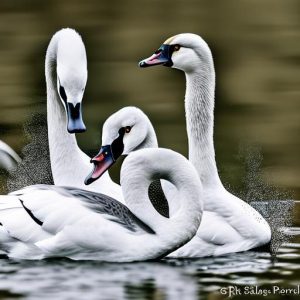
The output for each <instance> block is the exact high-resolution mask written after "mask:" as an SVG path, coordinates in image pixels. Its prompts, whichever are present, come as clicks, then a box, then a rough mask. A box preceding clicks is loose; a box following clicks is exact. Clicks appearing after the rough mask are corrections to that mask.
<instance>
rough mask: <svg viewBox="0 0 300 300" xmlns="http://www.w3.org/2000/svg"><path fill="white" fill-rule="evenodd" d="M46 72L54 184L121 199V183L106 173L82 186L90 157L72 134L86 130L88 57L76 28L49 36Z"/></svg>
mask: <svg viewBox="0 0 300 300" xmlns="http://www.w3.org/2000/svg"><path fill="white" fill-rule="evenodd" d="M45 74H46V84H47V122H48V137H49V151H50V160H51V170H52V175H53V179H54V184H55V185H58V186H73V187H77V188H87V189H89V190H91V191H95V192H101V193H103V194H106V195H109V196H111V197H114V198H116V199H118V200H120V201H122V193H121V188H120V186H119V185H117V184H115V183H114V182H113V181H112V180H111V179H110V177H109V175H108V174H104V176H103V177H102V178H101V180H100V181H99V182H97V183H95V184H91V185H90V186H89V187H86V186H84V178H85V177H86V174H87V173H88V172H89V170H90V166H89V161H90V158H89V157H88V156H87V155H86V154H85V153H84V152H83V151H81V150H80V148H79V147H78V145H77V141H76V137H75V134H74V133H76V132H82V131H85V125H84V124H83V121H82V114H81V105H82V103H81V102H82V97H83V93H84V89H85V85H86V81H87V59H86V52H85V47H84V44H83V42H82V39H81V37H80V35H79V34H78V33H77V32H76V31H75V30H72V29H68V28H67V29H62V30H60V31H58V32H57V33H56V34H55V35H54V36H53V37H52V39H51V41H50V43H49V46H48V49H47V53H46V61H45Z"/></svg>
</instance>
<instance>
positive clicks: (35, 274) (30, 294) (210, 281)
mask: <svg viewBox="0 0 300 300" xmlns="http://www.w3.org/2000/svg"><path fill="white" fill-rule="evenodd" d="M299 262H300V244H299V243H298V244H297V243H291V244H288V245H286V246H285V247H283V248H281V249H280V251H279V253H278V256H277V258H276V259H272V257H271V255H270V254H269V253H266V252H245V253H236V254H232V255H228V256H222V257H216V258H203V259H181V260H178V259H166V260H163V261H160V262H145V263H132V264H109V263H100V262H75V261H70V260H65V259H55V260H47V261H33V262H31V261H19V262H18V261H12V260H7V259H4V258H3V259H1V260H0V299H1V296H2V295H3V296H4V295H6V297H8V296H9V297H8V298H9V299H13V298H16V297H21V298H26V299H41V298H43V299H81V298H85V299H97V300H99V299H100V300H101V299H105V300H107V299H139V300H140V299H164V300H177V299H178V300H183V299H191V300H193V299H206V298H207V297H208V296H209V295H211V294H213V295H211V296H216V297H217V298H216V299H219V298H220V297H221V295H220V293H219V291H220V288H221V287H228V286H230V285H237V286H245V285H259V286H271V285H274V284H276V285H280V286H287V285H290V286H291V285H292V286H293V285H297V282H298V279H299V276H300V270H299ZM3 298H5V296H4V297H3ZM221 298H222V297H221ZM5 299H6V298H5ZM237 299H239V298H237ZM274 299H277V298H274ZM292 299H293V298H292ZM295 299H296V298H295Z"/></svg>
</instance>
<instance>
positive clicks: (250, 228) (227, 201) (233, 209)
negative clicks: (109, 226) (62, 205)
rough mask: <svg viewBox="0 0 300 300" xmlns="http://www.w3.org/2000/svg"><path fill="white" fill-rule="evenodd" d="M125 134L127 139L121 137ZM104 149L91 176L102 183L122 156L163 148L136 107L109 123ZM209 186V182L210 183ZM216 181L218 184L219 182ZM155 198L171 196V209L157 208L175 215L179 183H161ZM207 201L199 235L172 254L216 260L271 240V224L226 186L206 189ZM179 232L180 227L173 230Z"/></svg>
mask: <svg viewBox="0 0 300 300" xmlns="http://www.w3.org/2000/svg"><path fill="white" fill-rule="evenodd" d="M122 128H124V129H125V128H127V131H126V132H125V133H124V134H123V135H121V134H120V133H121V132H122ZM120 136H122V138H121V139H120ZM116 141H118V142H116ZM102 145H103V146H102V148H101V150H100V152H99V153H98V155H97V156H95V157H94V158H93V159H92V162H93V163H94V165H95V166H94V170H93V172H92V173H91V174H90V175H89V178H93V180H97V178H99V177H100V176H101V175H102V174H103V173H104V172H105V170H107V169H108V168H109V167H110V166H111V164H113V163H114V162H115V161H116V160H117V159H118V157H119V156H121V155H122V154H124V155H128V154H130V153H132V152H133V153H134V151H135V150H136V149H143V148H144V147H149V148H155V147H158V146H157V145H158V143H157V138H156V134H155V131H154V129H153V126H152V124H151V122H150V120H149V119H148V117H147V116H146V115H145V114H144V113H143V112H142V111H141V110H139V109H138V108H135V107H125V108H123V109H121V110H119V111H118V112H116V113H114V114H113V115H111V116H110V117H109V118H108V119H107V120H106V121H105V123H104V125H103V131H102ZM116 147H119V149H116ZM118 155H119V156H118ZM130 155H131V154H130ZM130 155H129V156H130ZM111 156H113V160H110V159H109V157H111ZM108 162H110V163H108ZM162 163H163V162H162ZM198 167H199V166H198ZM89 178H88V180H87V181H89ZM215 178H216V175H215ZM204 182H206V183H207V181H205V180H204ZM214 182H217V181H216V180H214ZM155 194H156V197H158V198H163V197H164V196H166V198H167V199H172V200H173V201H168V205H167V206H161V205H156V204H155V202H152V203H153V206H154V207H155V209H156V210H157V211H158V212H159V213H160V214H161V215H162V216H165V217H168V216H170V217H172V215H174V214H176V211H178V209H180V203H179V202H180V201H179V199H178V195H177V193H176V188H175V187H174V185H172V184H170V183H169V182H167V181H165V180H161V182H160V184H159V185H157V184H156V186H155ZM202 197H203V198H202ZM202 199H205V204H204V210H203V216H202V221H201V225H200V227H199V229H198V231H197V234H196V236H195V237H194V238H193V239H192V240H191V241H190V242H188V243H187V244H185V245H184V246H183V247H181V248H179V249H178V250H176V251H175V252H173V253H171V254H170V256H173V257H203V256H217V255H223V254H227V253H232V252H238V251H246V250H249V249H251V248H255V247H258V246H261V245H264V244H265V243H268V242H269V239H270V228H269V225H268V223H267V222H266V221H265V220H264V219H263V217H262V216H261V215H260V214H259V213H258V212H257V211H256V210H255V209H254V208H252V207H251V206H250V205H248V204H247V203H246V202H244V201H242V200H241V199H239V198H237V197H235V196H234V195H232V194H230V193H229V192H227V191H226V190H225V188H224V187H223V186H222V185H216V184H211V185H208V186H206V189H204V191H203V194H202V196H201V198H198V199H197V201H200V202H201V203H202V201H203V200H202ZM159 203H161V201H159ZM174 230H176V229H175V228H174Z"/></svg>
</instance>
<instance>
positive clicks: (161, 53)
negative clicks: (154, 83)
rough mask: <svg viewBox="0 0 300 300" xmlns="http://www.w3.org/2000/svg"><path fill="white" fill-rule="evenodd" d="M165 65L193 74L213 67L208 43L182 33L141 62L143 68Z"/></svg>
mask: <svg viewBox="0 0 300 300" xmlns="http://www.w3.org/2000/svg"><path fill="white" fill-rule="evenodd" d="M157 65H163V66H166V67H172V68H176V69H179V70H181V71H184V72H186V73H192V72H195V71H197V70H199V69H201V66H203V65H205V66H207V65H213V60H212V54H211V51H210V49H209V47H208V45H207V43H206V42H205V41H204V40H203V39H202V38H201V37H200V36H199V35H196V34H193V33H181V34H178V35H175V36H172V37H170V38H168V39H167V40H166V41H165V42H164V43H163V44H162V45H161V46H160V47H159V48H158V50H156V51H155V52H154V54H153V55H151V56H150V57H148V58H146V59H144V60H142V61H140V63H139V66H140V67H141V68H146V67H152V66H157Z"/></svg>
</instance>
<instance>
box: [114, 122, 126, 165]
mask: <svg viewBox="0 0 300 300" xmlns="http://www.w3.org/2000/svg"><path fill="white" fill-rule="evenodd" d="M124 135H125V128H124V127H122V128H120V130H119V136H118V137H117V138H116V139H115V140H114V141H113V142H112V144H111V152H112V155H113V159H114V160H115V161H116V160H117V159H118V158H119V157H120V156H121V155H122V153H123V151H124V143H123V137H124Z"/></svg>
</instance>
